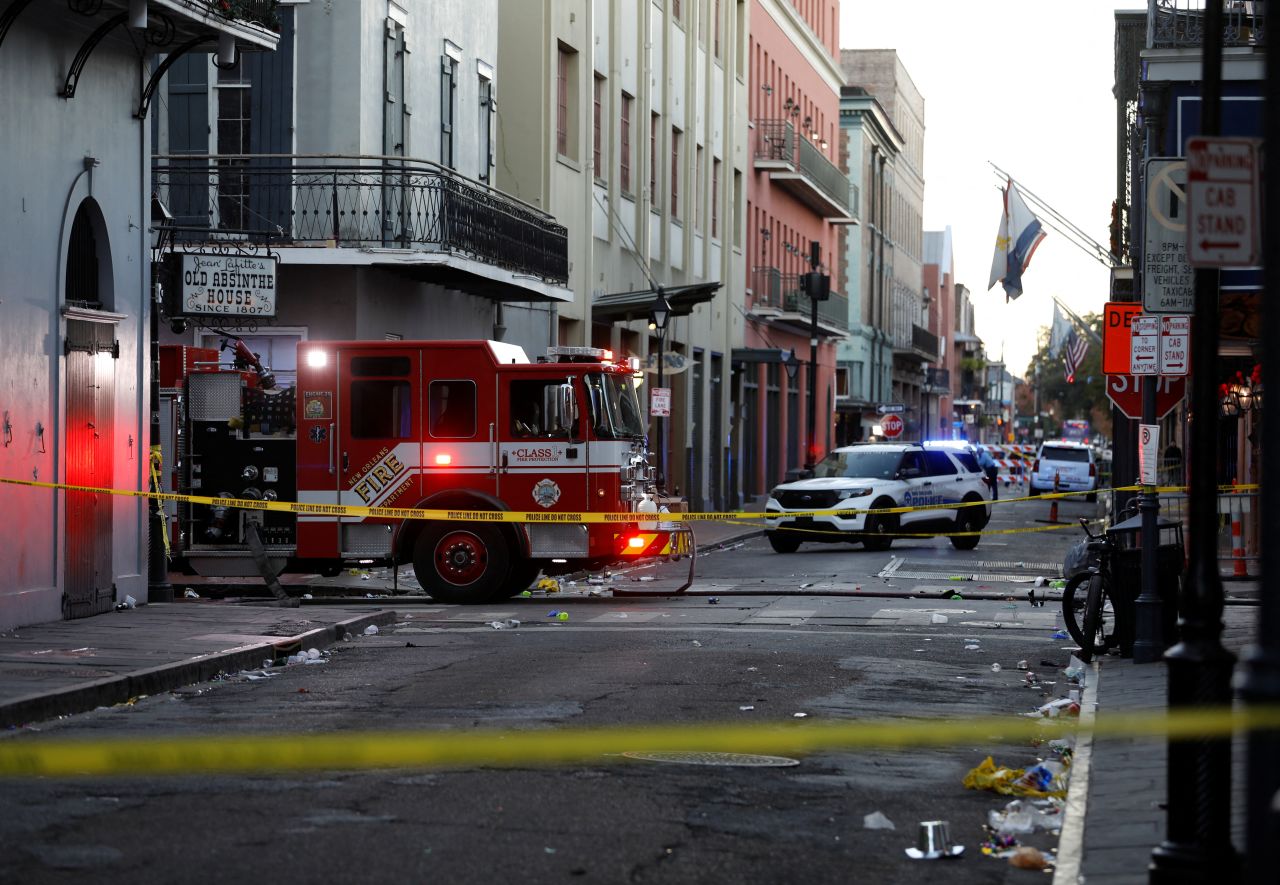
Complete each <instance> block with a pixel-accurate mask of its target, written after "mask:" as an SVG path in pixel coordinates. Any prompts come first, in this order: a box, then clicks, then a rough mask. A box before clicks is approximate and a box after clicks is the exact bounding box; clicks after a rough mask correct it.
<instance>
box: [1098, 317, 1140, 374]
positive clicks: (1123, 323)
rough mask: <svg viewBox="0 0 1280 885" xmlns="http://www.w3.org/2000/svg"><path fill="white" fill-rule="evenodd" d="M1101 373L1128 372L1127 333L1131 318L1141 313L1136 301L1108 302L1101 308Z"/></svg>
mask: <svg viewBox="0 0 1280 885" xmlns="http://www.w3.org/2000/svg"><path fill="white" fill-rule="evenodd" d="M1102 312H1103V317H1104V320H1103V324H1102V371H1103V372H1105V373H1107V374H1108V375H1114V374H1127V373H1128V371H1129V337H1130V335H1129V333H1130V328H1129V326H1130V324H1132V323H1133V318H1134V317H1135V316H1137V315H1138V314H1140V313H1142V304H1141V303H1139V302H1137V301H1108V302H1107V303H1106V304H1105V305H1104V306H1103V308H1102Z"/></svg>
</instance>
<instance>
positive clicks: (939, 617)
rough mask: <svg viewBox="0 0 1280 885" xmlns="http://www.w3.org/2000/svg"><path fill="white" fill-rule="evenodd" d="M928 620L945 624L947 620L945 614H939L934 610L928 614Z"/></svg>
mask: <svg viewBox="0 0 1280 885" xmlns="http://www.w3.org/2000/svg"><path fill="white" fill-rule="evenodd" d="M929 621H930V622H931V623H934V624H945V623H946V622H947V616H946V615H940V614H938V613H937V612H934V613H933V614H932V615H930V616H929Z"/></svg>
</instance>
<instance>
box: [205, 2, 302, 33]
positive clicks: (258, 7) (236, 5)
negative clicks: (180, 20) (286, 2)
mask: <svg viewBox="0 0 1280 885" xmlns="http://www.w3.org/2000/svg"><path fill="white" fill-rule="evenodd" d="M184 2H185V4H186V5H187V6H190V7H193V8H195V9H200V10H206V11H208V12H212V13H213V14H214V15H218V16H221V17H222V18H225V19H228V20H229V21H240V22H248V23H250V24H256V25H262V27H264V28H266V29H267V30H268V31H274V32H275V33H277V34H278V33H280V12H279V7H280V3H279V0H184Z"/></svg>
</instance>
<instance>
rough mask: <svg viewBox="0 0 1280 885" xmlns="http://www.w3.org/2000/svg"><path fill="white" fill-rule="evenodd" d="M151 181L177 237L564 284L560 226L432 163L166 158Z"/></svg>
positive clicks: (564, 236) (565, 256) (565, 254)
mask: <svg viewBox="0 0 1280 885" xmlns="http://www.w3.org/2000/svg"><path fill="white" fill-rule="evenodd" d="M151 174H152V188H153V191H154V192H155V193H157V194H158V195H159V197H160V199H161V200H162V201H163V202H164V204H165V205H166V206H167V207H168V209H169V211H170V212H171V213H172V214H173V216H174V221H175V225H176V228H177V231H178V233H177V236H178V238H179V239H180V240H181V239H186V240H200V239H209V238H211V237H212V238H221V239H238V240H249V241H257V242H264V243H270V244H271V245H272V246H276V247H282V246H312V245H327V246H331V247H332V246H346V247H353V248H374V247H380V248H391V249H397V248H398V249H407V250H417V251H426V252H446V253H449V254H453V255H461V256H465V257H469V258H474V259H476V260H478V261H481V262H484V263H486V264H490V265H493V266H496V267H501V268H504V269H507V270H510V271H512V272H514V273H521V274H529V275H531V276H534V277H537V278H539V279H542V280H544V281H547V282H551V283H556V284H559V285H564V284H565V283H567V282H568V279H569V247H568V233H567V231H566V229H565V228H564V226H563V225H560V224H557V223H556V222H555V220H554V219H553V218H552V217H551V216H549V215H547V214H546V213H544V212H541V211H540V210H538V209H536V208H534V207H533V206H530V205H528V204H527V203H522V202H521V201H519V200H517V199H514V198H513V197H510V196H507V195H506V194H503V193H502V192H501V191H497V190H494V189H493V188H490V187H486V186H485V185H483V184H481V183H479V182H476V181H472V180H471V179H468V178H465V177H463V176H461V175H458V174H457V173H455V172H453V171H452V170H450V169H447V168H444V167H442V166H437V165H436V164H434V163H430V162H427V161H423V160H401V159H398V158H386V157H335V156H324V157H319V156H307V155H266V154H254V155H216V156H160V157H155V158H153V161H152V167H151ZM215 235H216V236H215Z"/></svg>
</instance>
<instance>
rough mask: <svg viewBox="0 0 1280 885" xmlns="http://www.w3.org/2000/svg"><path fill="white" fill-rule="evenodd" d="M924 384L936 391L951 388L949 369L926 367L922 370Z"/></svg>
mask: <svg viewBox="0 0 1280 885" xmlns="http://www.w3.org/2000/svg"><path fill="white" fill-rule="evenodd" d="M924 386H925V387H927V388H931V389H933V390H937V391H943V392H945V391H948V390H950V389H951V370H950V369H937V368H933V367H930V368H927V369H925V370H924Z"/></svg>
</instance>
